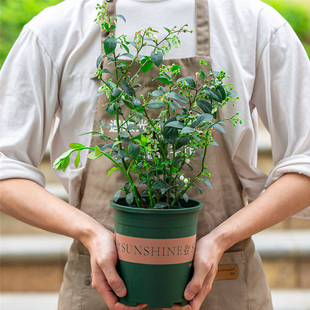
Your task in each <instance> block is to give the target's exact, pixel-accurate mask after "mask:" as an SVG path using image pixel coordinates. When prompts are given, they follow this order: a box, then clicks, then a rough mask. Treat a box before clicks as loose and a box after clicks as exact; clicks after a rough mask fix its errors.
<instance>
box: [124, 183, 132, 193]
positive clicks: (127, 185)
mask: <svg viewBox="0 0 310 310" xmlns="http://www.w3.org/2000/svg"><path fill="white" fill-rule="evenodd" d="M130 189H131V184H130V182H126V183H125V185H124V190H125V192H126V193H128V192H129V191H130Z"/></svg>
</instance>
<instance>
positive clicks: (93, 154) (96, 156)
mask: <svg viewBox="0 0 310 310" xmlns="http://www.w3.org/2000/svg"><path fill="white" fill-rule="evenodd" d="M100 156H102V154H100V155H96V152H95V151H94V152H91V153H88V154H87V156H86V157H87V158H89V159H97V158H99V157H100Z"/></svg>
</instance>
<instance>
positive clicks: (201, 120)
mask: <svg viewBox="0 0 310 310" xmlns="http://www.w3.org/2000/svg"><path fill="white" fill-rule="evenodd" d="M212 119H213V115H212V114H208V113H205V114H201V115H199V116H198V117H197V119H196V120H195V121H194V122H193V123H192V124H191V127H192V128H194V127H197V126H199V125H201V124H203V123H205V122H211V121H212Z"/></svg>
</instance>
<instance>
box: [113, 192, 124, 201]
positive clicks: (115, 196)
mask: <svg viewBox="0 0 310 310" xmlns="http://www.w3.org/2000/svg"><path fill="white" fill-rule="evenodd" d="M121 193H122V190H121V189H120V190H118V191H117V192H116V193H115V194H114V198H113V201H114V202H117V200H118V199H119V197H120V196H121Z"/></svg>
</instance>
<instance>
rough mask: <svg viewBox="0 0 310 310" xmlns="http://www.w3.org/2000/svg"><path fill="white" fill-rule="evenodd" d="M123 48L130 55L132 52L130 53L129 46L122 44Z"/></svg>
mask: <svg viewBox="0 0 310 310" xmlns="http://www.w3.org/2000/svg"><path fill="white" fill-rule="evenodd" d="M121 46H122V47H123V48H124V49H125V51H126V52H127V53H129V52H130V51H129V48H128V47H127V45H125V44H121Z"/></svg>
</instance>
